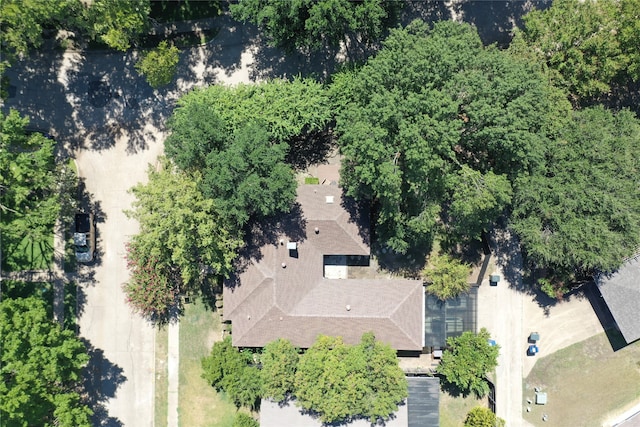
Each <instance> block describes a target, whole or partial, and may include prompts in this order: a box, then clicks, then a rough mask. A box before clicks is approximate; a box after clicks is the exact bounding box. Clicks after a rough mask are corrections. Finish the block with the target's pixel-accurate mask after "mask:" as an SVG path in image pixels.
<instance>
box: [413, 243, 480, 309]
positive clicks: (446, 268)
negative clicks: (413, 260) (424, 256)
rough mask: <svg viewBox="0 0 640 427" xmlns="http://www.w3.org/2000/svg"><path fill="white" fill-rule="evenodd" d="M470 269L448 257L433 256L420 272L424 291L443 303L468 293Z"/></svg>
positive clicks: (445, 255) (444, 255)
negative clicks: (425, 283)
mask: <svg viewBox="0 0 640 427" xmlns="http://www.w3.org/2000/svg"><path fill="white" fill-rule="evenodd" d="M470 273H471V267H470V266H469V265H467V264H464V263H463V262H461V261H459V260H457V259H456V258H453V257H451V256H450V255H447V254H443V255H438V254H436V255H433V256H431V257H430V258H429V262H428V264H427V266H426V267H425V269H424V270H423V271H422V277H423V279H424V280H425V281H426V282H427V283H428V286H427V288H426V291H427V292H428V293H430V294H433V295H435V296H436V297H438V299H440V300H442V301H444V300H447V299H450V298H455V297H457V296H458V295H460V294H463V293H465V292H469V289H470V287H471V285H470V284H469V274H470Z"/></svg>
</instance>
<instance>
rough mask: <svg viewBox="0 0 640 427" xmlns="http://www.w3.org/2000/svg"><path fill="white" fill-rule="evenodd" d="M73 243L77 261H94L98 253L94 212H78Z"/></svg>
mask: <svg viewBox="0 0 640 427" xmlns="http://www.w3.org/2000/svg"><path fill="white" fill-rule="evenodd" d="M73 244H74V246H75V252H76V261H78V262H82V263H87V262H91V261H93V259H94V258H95V254H96V223H95V218H94V216H93V213H91V212H90V213H84V212H79V213H77V214H76V221H75V232H74V233H73Z"/></svg>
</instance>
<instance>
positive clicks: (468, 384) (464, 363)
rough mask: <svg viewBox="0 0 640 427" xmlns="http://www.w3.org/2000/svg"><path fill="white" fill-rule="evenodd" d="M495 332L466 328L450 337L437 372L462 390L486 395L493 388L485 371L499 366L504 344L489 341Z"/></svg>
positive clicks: (477, 394)
mask: <svg viewBox="0 0 640 427" xmlns="http://www.w3.org/2000/svg"><path fill="white" fill-rule="evenodd" d="M490 338H491V336H490V335H489V332H488V331H487V330H486V329H485V328H482V329H481V330H480V332H479V333H478V334H474V333H473V332H469V331H467V332H463V333H462V335H460V336H459V337H455V338H453V337H450V338H447V348H446V350H445V351H444V353H443V354H442V361H441V362H440V364H439V365H438V368H437V372H438V373H439V374H441V375H443V376H444V378H445V381H446V382H447V383H449V384H451V385H453V386H454V387H456V388H457V389H459V390H460V391H461V392H462V393H464V394H468V393H474V394H475V395H476V396H478V397H482V396H484V395H486V394H487V393H488V392H489V385H488V384H487V381H486V379H485V375H486V374H487V373H489V372H491V371H492V370H493V369H495V367H496V366H498V353H499V351H500V346H498V345H493V346H492V345H491V344H489V339H490Z"/></svg>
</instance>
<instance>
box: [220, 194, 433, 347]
mask: <svg viewBox="0 0 640 427" xmlns="http://www.w3.org/2000/svg"><path fill="white" fill-rule="evenodd" d="M297 201H298V204H299V205H298V207H297V209H294V212H293V213H292V214H290V215H288V216H287V217H285V218H283V220H282V221H281V223H280V224H278V225H276V224H274V225H273V228H274V230H272V233H270V234H269V233H267V237H266V238H265V239H263V242H261V243H259V244H257V248H255V250H254V251H253V256H251V257H250V259H249V262H248V264H247V265H246V267H245V268H244V269H242V270H241V271H240V272H239V273H238V274H237V275H236V276H235V277H232V278H231V279H230V280H228V281H227V282H226V283H225V287H224V318H225V319H226V320H231V322H232V325H233V332H232V341H233V345H235V346H239V347H262V346H264V345H266V344H267V343H268V342H270V341H273V340H275V339H277V338H280V337H282V338H287V339H289V340H290V341H291V342H292V343H293V344H294V345H296V346H298V347H302V348H308V347H310V346H311V345H312V344H313V343H314V342H315V340H316V338H317V337H318V335H321V334H324V335H335V336H342V337H343V339H344V341H345V343H347V344H356V343H358V342H360V338H361V336H362V334H363V333H365V332H368V331H373V332H374V334H375V335H376V338H377V339H378V340H380V341H382V342H386V343H388V344H390V345H391V346H392V347H393V348H395V349H397V350H421V349H422V347H423V340H424V338H423V337H424V334H423V327H424V315H423V304H424V302H423V301H424V300H423V298H424V290H423V286H422V282H421V281H418V280H407V279H379V280H372V279H327V278H325V277H324V270H323V269H324V256H325V255H369V253H370V250H369V245H368V242H369V235H368V232H369V230H368V226H367V222H366V215H360V218H359V219H358V218H357V217H358V211H357V209H355V206H354V205H352V204H351V201H350V200H349V199H344V198H343V197H342V190H341V189H340V188H339V187H337V186H334V185H301V186H300V187H299V188H298V193H297ZM354 217H356V218H354ZM316 228H317V229H318V233H316V232H315V229H316ZM259 237H262V236H259ZM289 241H295V242H296V243H297V245H296V246H297V249H296V250H295V251H290V250H288V249H287V243H288V242H289ZM283 263H284V264H285V265H286V267H282V264H283Z"/></svg>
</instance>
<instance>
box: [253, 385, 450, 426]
mask: <svg viewBox="0 0 640 427" xmlns="http://www.w3.org/2000/svg"><path fill="white" fill-rule="evenodd" d="M407 381H408V383H409V397H408V398H407V400H406V402H405V404H402V405H400V406H398V410H397V411H396V412H395V413H394V414H393V416H392V417H391V418H390V419H389V420H388V421H385V423H384V426H385V427H438V426H439V425H440V411H439V404H440V379H439V378H436V377H407ZM377 425H378V424H377ZM281 426H292V427H294V426H295V427H321V426H322V423H321V422H320V420H319V419H318V418H317V417H315V416H313V415H310V414H308V413H305V412H303V411H302V410H301V409H300V408H298V407H297V406H295V402H287V403H286V404H279V403H276V402H273V401H271V400H267V399H263V400H262V403H261V404H260V427H281ZM341 426H344V427H371V423H370V422H369V421H368V420H365V419H359V420H354V421H351V422H349V423H346V424H341Z"/></svg>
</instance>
